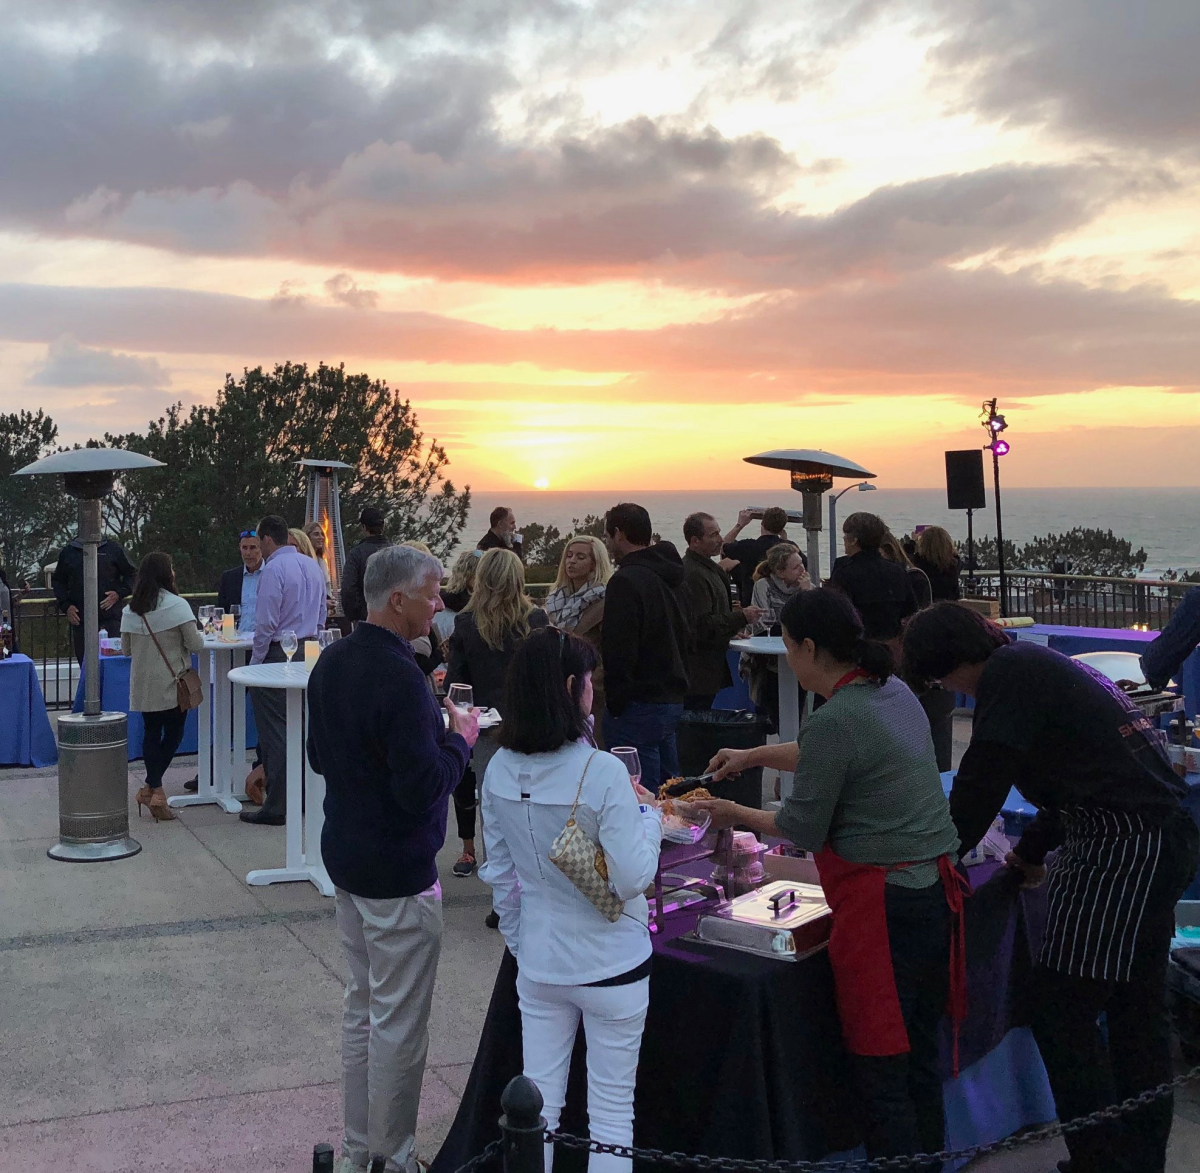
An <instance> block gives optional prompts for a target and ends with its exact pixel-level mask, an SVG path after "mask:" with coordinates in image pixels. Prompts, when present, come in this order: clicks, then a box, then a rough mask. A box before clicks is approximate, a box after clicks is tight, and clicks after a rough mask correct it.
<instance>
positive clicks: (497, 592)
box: [445, 547, 547, 928]
mask: <svg viewBox="0 0 1200 1173" xmlns="http://www.w3.org/2000/svg"><path fill="white" fill-rule="evenodd" d="M546 622H547V620H546V612H545V611H543V610H542V609H541V608H540V607H535V606H534V605H533V602H532V600H531V599H530V598H529V596H528V595H526V593H525V567H524V565H523V564H522V562H521V559H520V558H518V557H517V556H516V554H514V553H513V552H512V551H511V550H505V549H500V548H499V547H497V548H495V549H492V550H487V551H485V553H484V555H483V557H482V558H480V559H479V567H478V569H477V570H476V571H475V587H474V590H473V591H472V594H471V600H470V602H469V603H467V605H466V606H465V607H464V608H463V610H462V611H460V612H459V613H458V616H457V617H456V619H455V620H454V632H453V634H452V635H451V636H450V659H449V662H448V665H447V668H446V682H445V683H446V690H447V695H449V693H450V690H451V689H453V687H454V685H456V684H459V685H464V684H465V685H470V686H471V688H472V689H473V691H474V703H475V704H476V705H478V706H479V707H480V708H483V709H488V708H500V705H501V704H502V702H503V693H504V672H505V669H506V668H507V667H508V665H509V662H510V661H511V660H512V658H513V655H514V653H515V652H516V650H517V647H518V646H519V645H520V643H521V641H522V640H523V639H524V638H525V637H526V636H527V635H529V633H530V631H533V630H535V629H536V628H539V627H545V626H546ZM501 712H503V710H501ZM499 744H500V743H499V741H498V740H497V739H496V731H495V730H486V731H481V732H480V734H479V740H478V741H477V742H476V743H475V748H474V749H473V750H472V752H471V763H472V768H473V769H474V772H475V777H476V779H477V780H478V781H479V782H480V783H482V781H483V775H484V771H485V770H486V769H487V766H488V763H489V762H490V761H491V760H492V755H493V754H494V753H495V752H496V750H497V749H498V748H499ZM475 863H476V854H475V841H474V839H470V840H467V839H464V840H463V847H462V855H461V856H460V857H459V860H458V862H457V863H456V864H455V867H454V874H455V875H458V876H469V875H470V874H471V872H472V871H474V869H475ZM492 919H493V918H489V923H490V922H491V920H492ZM492 927H493V928H494V927H495V925H492Z"/></svg>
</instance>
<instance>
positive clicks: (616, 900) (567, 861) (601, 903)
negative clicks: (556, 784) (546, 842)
mask: <svg viewBox="0 0 1200 1173" xmlns="http://www.w3.org/2000/svg"><path fill="white" fill-rule="evenodd" d="M595 756H596V751H594V750H593V751H592V755H591V757H589V758H588V760H587V765H586V766H584V767H583V777H581V778H580V779H579V789H578V790H577V791H576V792H575V803H574V805H573V806H572V807H571V814H570V815H569V816H568V818H567V825H566V826H565V827H563V829H562V830H561V831H560V832H559V833H558V838H557V839H555V840H554V842H553V843H552V844H551V845H550V862H551V863H552V864H553V865H554V866H555V867H556V868H558V870H559V871H560V872H562V874H563V875H564V876H566V877H567V879H568V880H570V881H571V883H572V884H574V885H575V887H576V888H578V889H579V891H580V892H582V893H583V895H584V896H585V897H587V899H588V901H589V902H590V903H591V905H592V907H593V908H595V909H596V911H597V912H598V913H600V915H601V916H603V917H605V918H606V919H607V920H610V921H615V920H617V919H619V918H620V915H621V913H622V912H623V911H624V910H625V901H624V900H622V899H621V898H620V897H619V896H617V894H616V893H615V892H613V890H612V889H611V888H610V887H609V886H608V863H607V861H606V860H605V858H604V849H603V848H602V847H601V846H600V845H599V844H598V843H594V842H593V841H592V839H591V837H590V836H589V835H587V834H586V833H585V832H584V830H583V828H582V827H581V826H580V825H579V824H578V823H577V822H576V821H575V812H576V810H578V809H579V796H580V795H581V794H582V793H583V780H584V778H586V777H587V772H588V767H590V766H591V764H592V758H594V757H595Z"/></svg>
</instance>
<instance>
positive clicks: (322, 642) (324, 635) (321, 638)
mask: <svg viewBox="0 0 1200 1173" xmlns="http://www.w3.org/2000/svg"><path fill="white" fill-rule="evenodd" d="M317 647H319V648H320V649H321V651H324V650H325V649H326V648H327V647H329V632H328V631H324V630H322V631H318V632H317Z"/></svg>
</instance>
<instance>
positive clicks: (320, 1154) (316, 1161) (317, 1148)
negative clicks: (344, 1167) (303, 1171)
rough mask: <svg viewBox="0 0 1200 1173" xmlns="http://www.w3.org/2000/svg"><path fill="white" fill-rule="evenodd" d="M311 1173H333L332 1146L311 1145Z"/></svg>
mask: <svg viewBox="0 0 1200 1173" xmlns="http://www.w3.org/2000/svg"><path fill="white" fill-rule="evenodd" d="M312 1173H333V1145H330V1144H317V1145H313V1167H312Z"/></svg>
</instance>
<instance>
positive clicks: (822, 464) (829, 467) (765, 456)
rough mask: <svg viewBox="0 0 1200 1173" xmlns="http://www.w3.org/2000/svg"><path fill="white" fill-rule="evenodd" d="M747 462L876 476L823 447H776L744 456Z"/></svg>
mask: <svg viewBox="0 0 1200 1173" xmlns="http://www.w3.org/2000/svg"><path fill="white" fill-rule="evenodd" d="M743 459H744V460H745V462H746V463H747V464H761V465H762V466H763V467H764V468H782V469H785V470H787V471H788V472H798V473H809V474H816V475H818V476H820V475H824V476H827V477H856V478H858V479H860V480H862V479H864V478H874V476H875V473H873V472H868V471H867V470H866V469H865V468H863V466H862V465H861V464H855V463H854V461H853V460H847V459H846V458H845V457H844V456H838V455H837V454H836V453H833V452H826V451H825V450H824V449H822V448H776V449H775V450H774V451H773V452H760V453H759V454H758V455H757V456H746V457H744V458H743Z"/></svg>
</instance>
